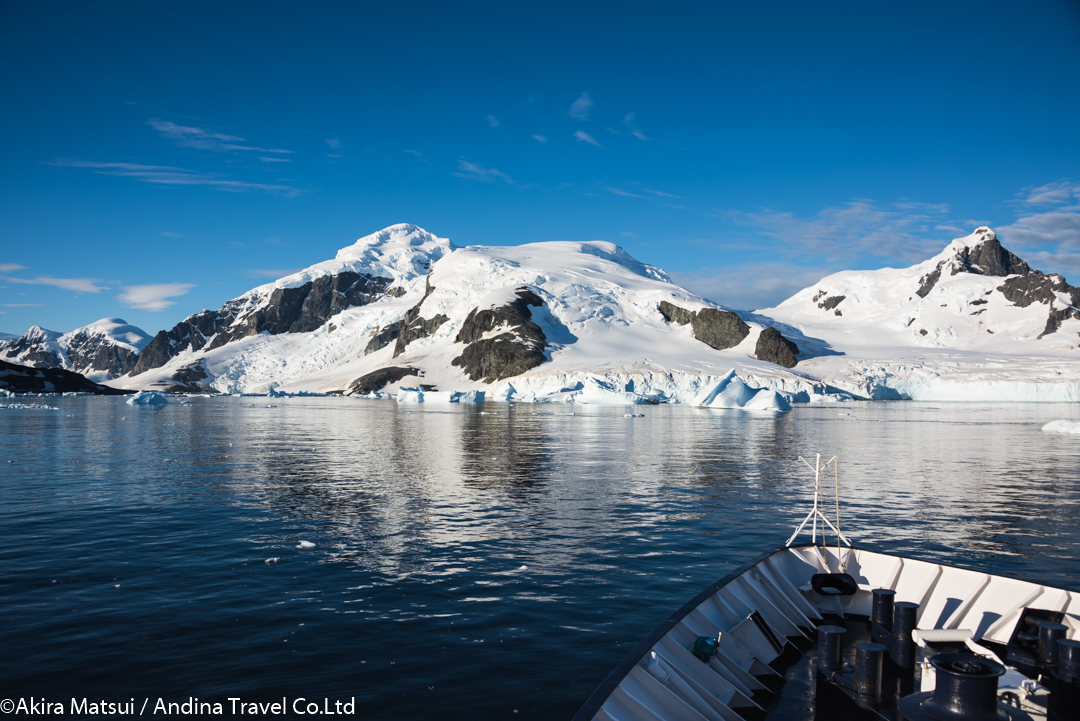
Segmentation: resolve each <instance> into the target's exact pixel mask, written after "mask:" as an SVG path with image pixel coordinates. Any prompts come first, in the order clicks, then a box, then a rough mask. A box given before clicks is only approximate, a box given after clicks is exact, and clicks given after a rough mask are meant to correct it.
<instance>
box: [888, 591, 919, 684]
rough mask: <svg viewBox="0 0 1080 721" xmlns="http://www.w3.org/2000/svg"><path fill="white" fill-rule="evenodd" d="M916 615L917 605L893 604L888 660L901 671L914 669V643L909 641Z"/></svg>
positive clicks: (906, 603) (917, 611) (908, 603)
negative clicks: (890, 645)
mask: <svg viewBox="0 0 1080 721" xmlns="http://www.w3.org/2000/svg"><path fill="white" fill-rule="evenodd" d="M918 614H919V604H917V603H911V602H910V601H897V602H896V603H894V604H893V628H892V635H893V637H892V648H891V649H889V658H891V659H892V662H893V663H894V664H896V665H897V666H899V667H900V668H903V669H912V668H915V642H914V641H913V640H912V639H911V632H912V631H913V630H915V618H916V616H918Z"/></svg>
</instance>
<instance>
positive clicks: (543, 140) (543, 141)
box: [532, 133, 547, 143]
mask: <svg viewBox="0 0 1080 721" xmlns="http://www.w3.org/2000/svg"><path fill="white" fill-rule="evenodd" d="M532 136H533V138H535V139H536V140H539V141H540V142H541V143H546V142H547V136H546V135H538V134H536V133H533V135H532Z"/></svg>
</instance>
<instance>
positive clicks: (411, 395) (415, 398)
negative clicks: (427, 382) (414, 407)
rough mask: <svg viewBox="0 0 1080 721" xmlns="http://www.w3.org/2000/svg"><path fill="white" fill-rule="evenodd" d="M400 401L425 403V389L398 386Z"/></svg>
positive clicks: (398, 400) (398, 399)
mask: <svg viewBox="0 0 1080 721" xmlns="http://www.w3.org/2000/svg"><path fill="white" fill-rule="evenodd" d="M397 402H398V403H423V402H424V391H423V390H421V389H419V388H398V394H397Z"/></svg>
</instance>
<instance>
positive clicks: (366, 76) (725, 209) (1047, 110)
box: [0, 0, 1080, 333]
mask: <svg viewBox="0 0 1080 721" xmlns="http://www.w3.org/2000/svg"><path fill="white" fill-rule="evenodd" d="M386 5H390V6H392V7H383V6H382V5H376V4H373V3H306V4H296V3H277V4H275V3H248V4H244V3H213V4H210V3H206V4H199V3H184V4H182V5H175V4H174V5H167V4H161V3H127V4H125V3H108V4H104V5H102V4H87V3H58V4H42V3H15V2H6V3H0V67H3V68H4V71H3V72H2V73H0V93H2V96H0V97H2V98H3V108H4V109H3V112H2V113H0V131H2V132H0V143H2V145H3V147H2V154H0V158H2V160H0V162H2V164H3V166H2V167H3V172H2V174H0V331H6V332H9V333H21V332H22V331H23V330H25V329H26V328H27V327H28V326H30V325H32V324H40V325H42V326H45V327H47V328H51V329H54V330H61V331H64V330H70V329H72V328H74V327H77V326H80V325H85V324H86V323H89V322H91V321H93V320H96V319H97V318H101V317H106V316H119V317H122V318H125V319H126V320H128V321H129V322H131V323H134V324H136V325H139V326H141V327H143V328H144V329H145V330H147V331H148V332H150V333H153V332H155V331H157V330H159V329H161V328H168V327H171V326H172V325H173V324H175V323H176V322H177V321H179V320H180V319H182V318H183V317H185V316H187V315H188V314H190V313H193V312H196V311H198V310H201V309H203V308H217V307H219V306H220V305H221V304H222V303H223V302H224V301H226V300H228V299H229V298H232V297H235V296H237V295H239V294H241V293H243V292H244V291H246V290H248V289H249V288H251V287H254V286H255V285H259V284H261V283H263V282H266V281H268V280H270V279H272V278H275V277H278V276H280V275H283V274H285V273H287V272H290V271H292V270H294V269H297V268H301V267H304V266H307V265H310V264H312V263H316V262H318V261H321V260H325V259H327V258H330V257H333V255H334V253H335V252H336V250H337V249H338V248H340V247H342V246H345V245H348V244H350V243H351V242H353V241H354V240H355V239H356V238H358V237H360V236H362V235H366V234H368V233H371V232H374V231H375V230H378V229H380V228H382V227H385V226H387V225H390V224H392V223H398V222H411V223H415V224H417V225H420V226H423V227H424V228H426V229H428V230H430V231H432V232H434V233H436V234H438V235H441V236H444V237H449V238H451V239H452V240H453V241H454V242H456V243H458V244H460V245H471V244H517V243H524V242H533V241H544V240H594V239H602V240H610V241H613V242H616V243H618V244H620V245H622V246H623V247H625V248H626V249H627V250H628V251H629V252H631V253H632V254H633V255H634V256H636V257H637V258H639V259H640V260H642V261H644V262H647V263H651V264H654V265H658V266H661V267H663V268H665V269H666V270H668V271H669V272H670V273H671V274H672V275H673V277H674V278H675V279H676V280H677V281H678V282H680V283H682V284H684V285H686V286H687V287H689V288H691V289H693V290H695V291H697V292H699V293H702V294H704V295H706V296H707V297H709V298H711V299H713V300H715V301H717V302H719V303H722V304H724V305H726V306H728V307H734V308H742V309H751V308H760V307H766V306H769V305H772V304H775V303H777V302H779V301H780V300H782V299H783V298H785V297H787V296H788V295H790V294H791V293H793V292H795V291H797V290H799V289H801V288H802V287H805V286H806V285H809V284H812V283H813V282H815V281H816V280H817V279H818V278H820V277H821V276H823V275H825V274H827V273H830V272H834V271H836V270H840V269H844V268H876V267H882V266H886V265H893V266H898V265H900V266H903V265H909V264H911V263H914V262H917V261H920V260H923V259H925V258H927V257H929V256H930V255H932V254H934V253H936V252H938V251H939V250H940V249H941V247H943V246H944V245H945V244H946V243H947V242H948V241H949V240H950V239H952V238H954V237H958V236H960V235H966V234H967V233H969V232H970V231H971V230H973V229H974V228H975V227H976V226H977V225H980V224H989V225H991V226H992V227H994V228H995V229H996V230H998V232H999V235H1000V237H1001V238H1002V241H1003V242H1004V243H1005V245H1006V246H1007V247H1009V248H1010V249H1012V250H1014V251H1015V252H1018V253H1020V254H1021V255H1022V256H1023V257H1025V258H1026V259H1028V260H1029V262H1032V263H1033V264H1034V265H1035V266H1036V267H1039V268H1041V269H1042V270H1045V271H1048V272H1051V271H1056V272H1061V273H1063V274H1065V275H1066V276H1067V277H1068V278H1069V279H1070V280H1071V281H1072V282H1073V283H1074V284H1075V283H1077V282H1078V281H1080V132H1078V128H1080V121H1078V118H1080V92H1078V88H1080V6H1078V5H1077V3H1075V2H1068V1H1066V0H1061V1H1057V0H1046V1H1043V2H1009V3H995V2H978V3H964V2H954V3H939V2H934V3H919V2H903V3H857V2H851V3H847V2H837V3H827V4H822V3H816V4H813V6H811V5H810V4H808V3H804V2H791V3H785V2H772V3H722V2H716V3H667V4H660V3H655V2H653V3H635V2H619V3H580V2H578V3H557V2H544V3H531V4H530V3H514V4H512V3H490V4H483V3H469V4H467V6H464V7H463V6H460V5H459V4H451V3H409V4H403V3H391V4H386Z"/></svg>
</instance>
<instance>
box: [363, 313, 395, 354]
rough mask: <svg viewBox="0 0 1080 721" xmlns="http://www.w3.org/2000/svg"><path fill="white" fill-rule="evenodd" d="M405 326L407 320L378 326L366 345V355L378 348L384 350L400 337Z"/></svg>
mask: <svg viewBox="0 0 1080 721" xmlns="http://www.w3.org/2000/svg"><path fill="white" fill-rule="evenodd" d="M404 327H405V321H404V320H399V321H395V322H393V323H390V324H389V325H385V326H383V327H382V328H376V329H375V333H374V334H373V335H372V336H371V340H369V341H368V344H367V345H366V346H365V347H364V355H368V354H369V353H374V352H375V351H377V350H382V349H383V348H385V347H386V346H388V345H390V344H391V343H393V342H394V341H396V340H397V339H398V336H399V335H401V329H402V328H404Z"/></svg>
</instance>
